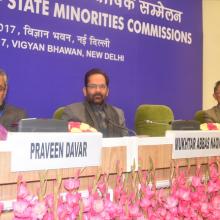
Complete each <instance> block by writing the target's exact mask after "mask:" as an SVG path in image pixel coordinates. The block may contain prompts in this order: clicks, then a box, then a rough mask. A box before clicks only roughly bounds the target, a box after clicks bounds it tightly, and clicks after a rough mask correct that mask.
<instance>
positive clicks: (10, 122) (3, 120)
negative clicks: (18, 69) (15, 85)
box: [0, 69, 26, 131]
mask: <svg viewBox="0 0 220 220" xmlns="http://www.w3.org/2000/svg"><path fill="white" fill-rule="evenodd" d="M7 89H8V77H7V74H6V73H5V72H4V70H1V69H0V124H1V125H3V126H4V127H5V128H6V129H7V130H8V131H17V126H18V122H19V121H20V120H21V119H23V118H26V113H25V111H23V110H21V109H19V108H16V107H14V106H12V105H8V104H6V102H5V97H6V95H7Z"/></svg>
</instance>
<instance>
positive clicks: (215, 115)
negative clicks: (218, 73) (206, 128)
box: [204, 81, 220, 123]
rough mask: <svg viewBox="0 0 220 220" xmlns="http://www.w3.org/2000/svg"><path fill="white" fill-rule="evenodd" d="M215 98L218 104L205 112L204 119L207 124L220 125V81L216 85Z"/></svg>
mask: <svg viewBox="0 0 220 220" xmlns="http://www.w3.org/2000/svg"><path fill="white" fill-rule="evenodd" d="M213 97H214V98H215V100H216V101H217V103H218V104H217V105H216V106H214V107H212V108H211V109H208V110H206V111H205V113H204V119H205V122H207V123H209V122H212V123H220V81H217V82H216V84H215V87H214V94H213Z"/></svg>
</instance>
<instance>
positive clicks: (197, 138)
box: [166, 131, 220, 159]
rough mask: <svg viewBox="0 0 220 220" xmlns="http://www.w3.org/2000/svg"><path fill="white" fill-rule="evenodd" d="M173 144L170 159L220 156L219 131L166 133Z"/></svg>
mask: <svg viewBox="0 0 220 220" xmlns="http://www.w3.org/2000/svg"><path fill="white" fill-rule="evenodd" d="M166 137H169V138H170V139H171V141H172V144H173V150H172V159H180V158H193V157H210V156H219V155H220V131H167V132H166Z"/></svg>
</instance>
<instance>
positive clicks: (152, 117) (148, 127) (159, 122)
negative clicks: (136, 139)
mask: <svg viewBox="0 0 220 220" xmlns="http://www.w3.org/2000/svg"><path fill="white" fill-rule="evenodd" d="M173 120H174V115H173V111H172V110H171V109H170V108H169V107H168V106H166V105H140V106H138V108H137V110H136V113H135V130H136V133H137V135H147V136H164V135H165V132H166V130H169V129H170V122H171V121H173Z"/></svg>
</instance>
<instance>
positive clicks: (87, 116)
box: [62, 69, 128, 137]
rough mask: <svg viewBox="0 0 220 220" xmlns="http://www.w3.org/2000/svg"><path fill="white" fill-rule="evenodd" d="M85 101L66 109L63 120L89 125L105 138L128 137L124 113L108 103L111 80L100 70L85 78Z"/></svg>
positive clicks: (88, 73)
mask: <svg viewBox="0 0 220 220" xmlns="http://www.w3.org/2000/svg"><path fill="white" fill-rule="evenodd" d="M84 85H85V86H84V88H83V94H84V96H85V101H84V102H80V103H73V104H71V105H68V106H66V107H65V109H64V112H63V115H62V119H64V120H67V121H78V122H84V123H87V124H89V125H90V126H92V127H94V128H96V129H97V130H98V131H100V132H102V133H103V136H104V137H120V136H126V135H128V129H127V128H126V126H125V117H124V112H123V111H122V110H121V109H120V108H117V107H115V106H111V105H109V104H107V103H106V97H107V96H108V93H109V87H108V86H109V78H108V76H107V74H106V73H105V72H103V71H102V70H100V69H91V70H90V71H88V72H87V73H86V75H85V78H84Z"/></svg>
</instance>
